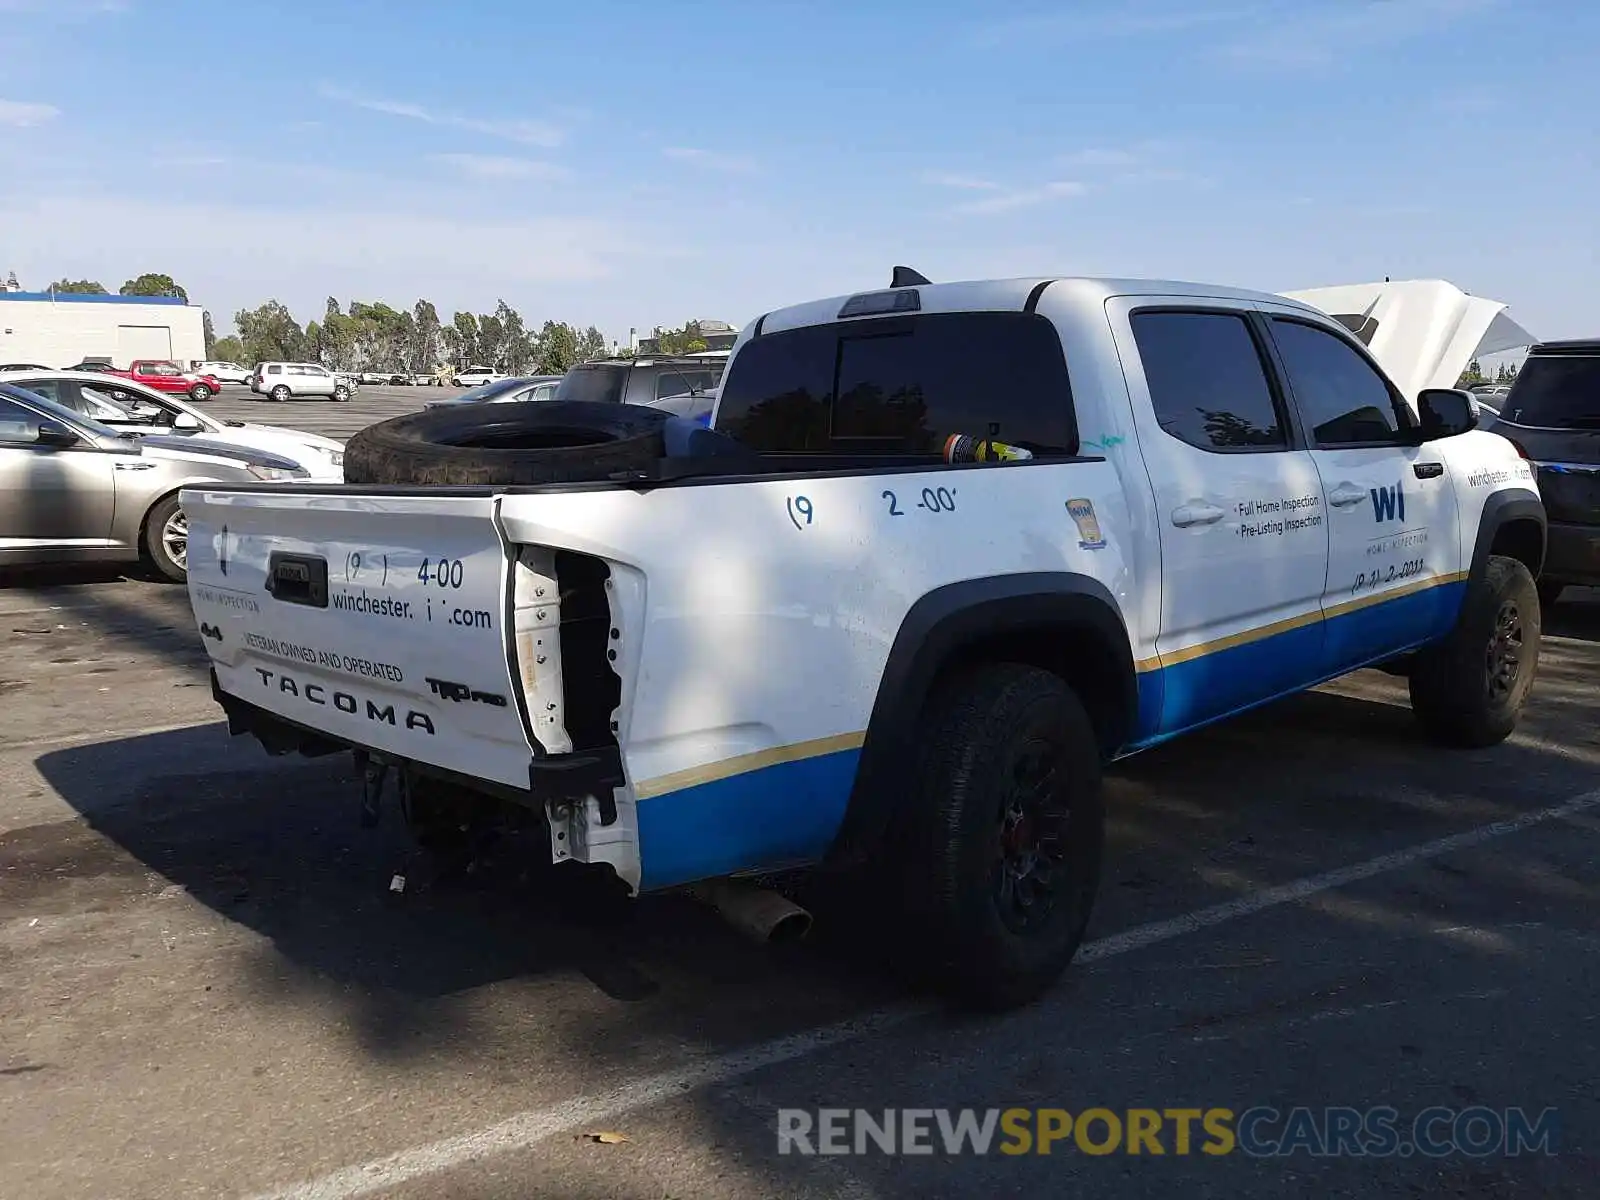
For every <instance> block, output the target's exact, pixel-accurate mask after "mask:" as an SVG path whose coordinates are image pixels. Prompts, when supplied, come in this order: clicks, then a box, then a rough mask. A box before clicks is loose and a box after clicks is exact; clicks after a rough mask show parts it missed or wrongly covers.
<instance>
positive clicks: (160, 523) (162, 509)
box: [144, 494, 189, 583]
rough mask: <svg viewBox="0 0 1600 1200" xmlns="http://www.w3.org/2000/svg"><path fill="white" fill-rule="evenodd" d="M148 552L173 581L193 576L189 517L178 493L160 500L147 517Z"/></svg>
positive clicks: (145, 549)
mask: <svg viewBox="0 0 1600 1200" xmlns="http://www.w3.org/2000/svg"><path fill="white" fill-rule="evenodd" d="M144 552H145V555H146V556H147V557H148V558H149V560H150V562H151V564H152V565H153V566H154V567H155V569H156V570H158V571H160V572H161V573H162V574H163V575H165V576H166V577H167V578H168V579H170V580H172V582H173V583H182V582H184V580H186V579H187V578H188V577H189V571H188V567H189V518H188V517H186V516H184V515H183V509H182V508H181V507H179V505H178V497H177V495H176V494H174V495H171V496H168V497H166V498H165V499H164V500H159V501H157V502H156V504H155V505H153V506H152V507H151V509H150V512H149V514H148V515H147V516H146V517H145V519H144Z"/></svg>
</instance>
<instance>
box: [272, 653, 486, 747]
mask: <svg viewBox="0 0 1600 1200" xmlns="http://www.w3.org/2000/svg"><path fill="white" fill-rule="evenodd" d="M255 673H256V674H257V675H259V676H260V677H261V686H262V687H265V688H270V687H273V686H274V683H273V681H274V680H276V681H277V683H276V687H277V689H278V691H279V693H281V694H282V695H285V696H293V697H294V698H295V699H297V700H304V701H305V702H306V703H307V704H320V705H322V706H323V707H327V704H328V692H327V689H326V688H325V687H324V686H323V685H322V684H320V683H302V682H300V681H299V680H296V679H294V678H292V677H290V676H288V675H284V674H282V673H281V672H278V671H269V670H267V669H266V668H265V667H256V668H255ZM473 698H477V694H475V695H474V697H473ZM363 699H364V698H363ZM498 699H499V700H500V703H501V704H504V703H505V699H504V698H503V697H500V698H498ZM489 703H493V701H492V700H491V701H489ZM361 704H362V701H358V700H357V699H356V697H354V696H352V695H351V694H350V693H349V692H339V691H336V692H334V693H333V706H334V707H335V708H337V709H338V710H339V711H340V712H343V713H349V714H351V715H352V716H354V715H355V714H356V713H358V712H361V711H362V708H361ZM365 704H366V709H365V712H366V717H367V720H369V721H379V722H382V723H384V724H388V725H395V726H398V724H399V721H398V716H397V714H396V712H395V707H394V705H393V704H389V705H386V706H384V707H383V708H379V707H378V705H377V704H376V703H374V702H373V701H371V700H365ZM405 724H406V728H407V729H421V730H423V731H424V732H425V733H428V734H429V735H432V734H434V733H435V732H436V731H435V730H434V728H433V718H432V717H430V716H429V715H428V714H427V713H425V712H418V711H417V710H416V709H414V708H411V709H407V710H406V718H405Z"/></svg>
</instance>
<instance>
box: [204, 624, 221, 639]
mask: <svg viewBox="0 0 1600 1200" xmlns="http://www.w3.org/2000/svg"><path fill="white" fill-rule="evenodd" d="M200 636H201V637H203V638H210V639H211V640H212V641H213V642H220V641H221V640H222V630H220V629H218V628H217V627H216V626H215V625H212V624H211V623H210V622H206V623H205V624H202V625H201V626H200Z"/></svg>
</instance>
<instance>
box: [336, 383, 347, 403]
mask: <svg viewBox="0 0 1600 1200" xmlns="http://www.w3.org/2000/svg"><path fill="white" fill-rule="evenodd" d="M333 399H334V402H335V403H337V404H348V403H350V389H349V388H347V387H345V386H344V384H342V383H341V384H340V385H339V386H338V387H336V388H334V389H333Z"/></svg>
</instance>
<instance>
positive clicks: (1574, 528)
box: [1542, 521, 1600, 586]
mask: <svg viewBox="0 0 1600 1200" xmlns="http://www.w3.org/2000/svg"><path fill="white" fill-rule="evenodd" d="M1542 578H1544V579H1549V580H1553V581H1555V582H1557V583H1575V584H1584V585H1588V586H1595V585H1600V525H1568V524H1562V523H1557V522H1554V521H1552V522H1551V523H1550V528H1549V531H1548V533H1547V534H1546V541H1545V557H1544V573H1543V576H1542Z"/></svg>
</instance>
